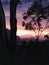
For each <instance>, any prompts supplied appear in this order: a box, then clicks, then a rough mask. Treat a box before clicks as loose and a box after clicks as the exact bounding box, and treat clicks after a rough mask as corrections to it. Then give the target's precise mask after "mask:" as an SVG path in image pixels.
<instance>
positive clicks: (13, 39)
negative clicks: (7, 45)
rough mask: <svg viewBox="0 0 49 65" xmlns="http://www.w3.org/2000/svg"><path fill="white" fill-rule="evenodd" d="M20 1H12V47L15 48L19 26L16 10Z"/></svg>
mask: <svg viewBox="0 0 49 65" xmlns="http://www.w3.org/2000/svg"><path fill="white" fill-rule="evenodd" d="M18 1H19V0H10V27H11V34H10V37H11V47H12V48H13V47H14V48H15V47H16V30H17V27H16V24H17V19H16V8H17V5H18Z"/></svg>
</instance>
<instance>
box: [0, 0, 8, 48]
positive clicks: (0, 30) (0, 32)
mask: <svg viewBox="0 0 49 65" xmlns="http://www.w3.org/2000/svg"><path fill="white" fill-rule="evenodd" d="M0 39H1V43H2V46H3V47H4V48H6V47H7V44H8V38H7V33H6V24H5V14H4V10H3V7H2V3H1V0H0Z"/></svg>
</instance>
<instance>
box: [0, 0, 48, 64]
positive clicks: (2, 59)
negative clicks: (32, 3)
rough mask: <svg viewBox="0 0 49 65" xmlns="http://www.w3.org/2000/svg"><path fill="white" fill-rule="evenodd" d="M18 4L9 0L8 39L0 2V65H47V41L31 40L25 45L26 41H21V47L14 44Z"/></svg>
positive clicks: (17, 0) (16, 0) (17, 1)
mask: <svg viewBox="0 0 49 65" xmlns="http://www.w3.org/2000/svg"><path fill="white" fill-rule="evenodd" d="M19 2H20V1H19V0H10V29H11V31H10V38H9V35H8V34H7V31H6V25H5V24H6V23H5V14H4V11H3V8H2V4H1V0H0V65H49V40H48V39H47V40H45V41H39V40H38V39H37V40H34V41H32V40H31V41H29V42H28V44H27V43H26V41H23V42H21V45H20V43H19V45H18V43H16V42H17V40H16V30H17V27H16V23H17V19H16V10H17V9H16V8H17V5H18V3H19ZM37 8H39V7H37ZM35 9H36V8H35ZM40 10H41V9H40ZM48 13H49V6H48ZM42 14H43V13H42ZM44 14H45V13H44ZM44 14H43V15H44ZM48 16H49V14H48ZM42 17H43V16H42ZM38 18H39V17H38ZM44 18H45V17H44ZM38 23H39V21H38ZM39 27H40V26H39ZM29 28H30V27H29ZM47 38H49V37H47ZM9 39H10V41H9Z"/></svg>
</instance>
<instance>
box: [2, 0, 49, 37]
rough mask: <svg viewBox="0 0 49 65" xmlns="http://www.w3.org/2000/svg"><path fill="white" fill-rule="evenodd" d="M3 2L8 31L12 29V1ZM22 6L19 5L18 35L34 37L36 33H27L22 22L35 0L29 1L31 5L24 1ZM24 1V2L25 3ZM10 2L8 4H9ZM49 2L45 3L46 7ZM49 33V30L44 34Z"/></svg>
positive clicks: (3, 0) (4, 0) (5, 0)
mask: <svg viewBox="0 0 49 65" xmlns="http://www.w3.org/2000/svg"><path fill="white" fill-rule="evenodd" d="M1 1H2V5H3V8H4V12H5V16H6V27H7V28H8V29H10V4H9V3H10V0H1ZM21 1H22V4H21V5H18V7H17V14H16V16H17V35H18V36H20V37H32V36H35V34H34V32H32V31H26V30H25V29H24V28H23V27H22V21H23V13H24V12H26V11H27V9H28V7H30V6H31V4H32V2H33V0H29V1H30V2H29V3H25V1H26V0H25V1H24V0H21ZM23 1H24V2H23ZM45 1H46V0H45ZM7 2H8V3H7ZM48 2H49V0H48V1H47V2H43V5H44V6H46V5H48ZM42 24H43V25H45V23H43V22H42ZM48 32H49V30H46V31H45V32H44V33H43V34H47V33H48Z"/></svg>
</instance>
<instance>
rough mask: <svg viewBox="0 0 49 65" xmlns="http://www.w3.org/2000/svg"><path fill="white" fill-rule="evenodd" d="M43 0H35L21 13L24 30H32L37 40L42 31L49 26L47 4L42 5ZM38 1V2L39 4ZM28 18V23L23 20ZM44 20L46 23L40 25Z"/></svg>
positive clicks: (48, 7) (48, 8)
mask: <svg viewBox="0 0 49 65" xmlns="http://www.w3.org/2000/svg"><path fill="white" fill-rule="evenodd" d="M42 1H43V0H39V1H38V0H36V1H35V2H34V3H33V4H32V6H31V7H30V8H28V10H27V13H25V14H23V19H24V20H23V22H22V26H24V27H25V29H26V30H31V31H34V33H35V36H36V38H37V40H39V37H40V36H41V34H42V32H43V31H44V30H45V29H47V28H49V25H48V24H49V5H48V6H47V7H44V6H43V5H42ZM39 3H40V4H39ZM28 18H30V20H29V23H25V21H26V20H27V19H28ZM43 20H46V25H45V26H43V25H42V21H43Z"/></svg>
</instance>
